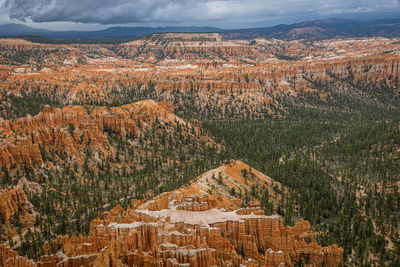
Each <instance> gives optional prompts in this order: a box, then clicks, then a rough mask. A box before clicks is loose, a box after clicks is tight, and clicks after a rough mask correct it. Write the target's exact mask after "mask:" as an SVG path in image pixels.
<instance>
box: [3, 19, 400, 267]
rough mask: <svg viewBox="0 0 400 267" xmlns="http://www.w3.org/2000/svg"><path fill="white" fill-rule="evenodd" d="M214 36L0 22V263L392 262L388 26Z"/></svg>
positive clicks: (393, 165) (398, 205) (393, 152)
mask: <svg viewBox="0 0 400 267" xmlns="http://www.w3.org/2000/svg"><path fill="white" fill-rule="evenodd" d="M304 26H307V25H304ZM318 27H320V26H318V25H317V26H316V25H308V26H307V27H306V29H305V28H304V27H301V28H302V29H293V30H291V32H290V34H291V36H303V35H307V34H313V33H314V32H316V31H317V32H321V33H324V32H325V31H321V29H322V28H321V27H320V28H321V29H319V28H318ZM227 34H228V33H227ZM223 36H225V37H226V35H220V34H216V33H201V34H193V33H190V34H189V33H174V34H171V33H165V34H152V35H149V36H146V37H144V38H142V39H138V40H135V41H131V42H127V43H121V44H46V43H40V44H39V43H34V42H30V41H26V40H22V39H0V188H1V189H0V190H1V195H2V198H1V200H2V201H1V202H0V216H1V221H0V222H1V225H0V227H1V230H2V231H1V234H0V240H1V241H0V242H1V243H5V244H6V245H4V246H2V247H1V251H2V252H0V255H2V256H1V257H2V258H0V262H2V264H3V265H6V263H5V262H6V261H8V263H7V264H8V265H9V266H12V265H16V264H17V262H19V261H20V262H24V263H23V264H22V263H21V266H25V265H27V266H29V264H31V265H32V266H35V265H36V266H53V265H54V264H56V263H58V264H59V266H76V265H80V264H83V265H90V264H91V265H93V266H98V265H101V264H102V263H105V262H112V263H113V264H114V263H115V264H117V265H118V264H127V265H128V266H133V264H135V265H139V266H140V265H143V264H144V263H145V262H146V264H150V265H153V264H159V265H160V266H186V265H187V264H189V265H193V266H197V265H199V266H208V265H223V266H230V265H231V264H233V265H239V264H243V265H246V266H256V265H258V264H261V265H263V264H265V265H266V266H279V264H280V263H282V262H283V263H284V264H286V265H287V266H294V265H296V264H297V265H300V266H303V265H304V264H305V263H310V264H314V265H315V266H322V265H323V264H325V266H326V265H329V266H337V265H338V264H339V263H340V264H342V266H343V265H345V264H346V265H349V266H363V265H365V266H369V265H372V264H375V265H377V266H387V265H388V264H389V265H390V264H394V265H395V266H396V264H398V263H400V262H399V261H398V260H397V259H399V257H398V255H399V254H400V239H399V236H400V231H399V229H400V228H399V225H400V221H399V220H398V216H397V215H398V212H400V195H399V193H400V191H399V186H398V185H399V184H398V183H399V181H398V177H400V176H399V168H398V159H399V153H400V149H399V148H400V145H399V142H398V140H400V139H399V134H398V133H399V129H400V128H399V125H400V124H399V119H398V118H399V115H398V114H399V103H400V89H399V72H400V70H399V59H400V56H399V49H400V46H399V41H400V40H399V38H382V37H370V38H342V39H327V40H310V39H300V40H292V41H283V40H278V39H274V38H269V37H260V36H259V35H255V37H254V38H253V39H243V40H239V39H234V40H227V39H224V38H223ZM231 37H232V38H234V36H231ZM289 39H290V38H289ZM231 159H239V160H241V161H243V162H246V163H248V164H249V165H252V166H254V167H255V168H257V169H259V170H260V171H262V172H264V173H267V174H269V175H271V177H273V178H274V179H275V180H272V179H270V178H268V177H266V176H265V175H263V174H261V173H259V172H258V171H256V170H254V169H252V168H250V167H249V166H247V165H245V164H244V163H242V162H241V161H231ZM229 162H230V163H229ZM227 163H229V164H227ZM224 164H225V165H224ZM221 165H222V167H218V166H221ZM209 170H211V171H209ZM202 173H204V174H203V175H201V174H202ZM199 175H200V176H199ZM194 177H197V179H195V180H192V179H193V178H194ZM278 181H279V182H278ZM178 188H179V189H178ZM164 192H169V193H164ZM155 196H156V197H155ZM112 207H117V208H115V209H112V210H110V209H111V208H112ZM182 214H183V215H182ZM264 214H266V215H268V216H265V215H264ZM274 214H278V215H279V216H278V215H276V216H275V215H274ZM200 215H201V217H202V218H206V219H207V220H205V219H202V218H199V217H200ZM182 216H184V217H185V218H190V220H192V223H187V222H186V221H185V222H183V221H182ZM271 216H272V217H271ZM179 218H180V219H179ZM212 218H215V220H214V219H212ZM302 219H305V220H307V221H309V223H307V222H306V221H305V220H302ZM202 220H203V221H202ZM204 220H205V221H204ZM296 222H297V224H295V223H296ZM101 225H103V226H101ZM284 225H286V226H284ZM217 228H218V229H219V230H216V229H217ZM254 229H256V230H254ZM271 229H274V230H271ZM311 230H312V231H314V232H316V234H315V235H314V234H312V233H311ZM68 236H69V237H68ZM70 236H75V237H70ZM121 240H122V241H121ZM268 240H269V241H268ZM271 240H273V241H271ZM317 243H318V244H320V245H318V244H317ZM334 244H336V245H334ZM7 246H9V248H7ZM338 247H342V248H343V250H342V249H340V248H338ZM12 250H14V251H16V252H17V254H19V255H21V256H24V258H20V257H19V256H17V254H15V253H14V252H12ZM46 254H48V255H50V254H52V256H44V257H42V256H43V255H46ZM35 262H37V263H35ZM46 264H48V265H46ZM179 264H180V265H179ZM185 264H186V265H185ZM6 266H7V265H6Z"/></svg>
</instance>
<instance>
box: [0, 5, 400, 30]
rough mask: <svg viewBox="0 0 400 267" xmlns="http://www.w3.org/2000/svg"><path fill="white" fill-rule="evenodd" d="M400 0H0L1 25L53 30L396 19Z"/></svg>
mask: <svg viewBox="0 0 400 267" xmlns="http://www.w3.org/2000/svg"><path fill="white" fill-rule="evenodd" d="M399 14H400V0H301V1H300V0H0V24H7V23H21V24H25V25H27V26H31V27H35V28H44V29H50V30H95V29H103V28H107V27H110V26H121V25H122V26H167V25H168V26H214V27H220V28H225V29H229V28H247V27H262V26H272V25H275V24H279V23H286V24H290V23H294V22H300V21H304V20H315V19H323V18H330V17H342V18H354V19H381V18H394V17H398V18H400V16H399Z"/></svg>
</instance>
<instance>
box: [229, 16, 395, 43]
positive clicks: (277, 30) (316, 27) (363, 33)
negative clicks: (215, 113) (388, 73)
mask: <svg viewBox="0 0 400 267" xmlns="http://www.w3.org/2000/svg"><path fill="white" fill-rule="evenodd" d="M260 35H264V36H270V37H274V38H278V39H284V40H294V39H304V38H335V37H371V36H383V37H394V36H400V19H386V20H374V21H358V20H349V19H336V18H332V19H326V20H315V21H304V22H301V23H295V24H291V25H286V24H280V25H276V26H273V27H265V28H251V29H239V30H227V31H225V32H224V33H223V36H224V37H225V38H237V39H243V38H253V37H257V36H260Z"/></svg>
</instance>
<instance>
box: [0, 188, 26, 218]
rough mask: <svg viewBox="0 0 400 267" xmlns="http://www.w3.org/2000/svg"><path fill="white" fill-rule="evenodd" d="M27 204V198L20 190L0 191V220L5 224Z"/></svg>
mask: <svg viewBox="0 0 400 267" xmlns="http://www.w3.org/2000/svg"><path fill="white" fill-rule="evenodd" d="M27 203H28V198H27V197H26V195H25V193H24V191H23V190H22V189H20V188H14V189H0V219H1V220H2V221H3V222H7V221H8V220H10V219H11V218H12V217H13V216H14V214H15V213H16V212H18V210H19V209H21V210H22V209H24V207H25V205H26V204H27Z"/></svg>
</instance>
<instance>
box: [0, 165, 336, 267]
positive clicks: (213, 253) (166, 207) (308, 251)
mask: <svg viewBox="0 0 400 267" xmlns="http://www.w3.org/2000/svg"><path fill="white" fill-rule="evenodd" d="M243 168H248V166H247V165H245V164H243V163H241V162H240V161H232V162H231V163H230V164H228V165H224V166H222V167H220V168H218V169H215V170H212V171H210V172H207V173H205V174H204V175H201V176H200V177H198V178H196V179H194V180H193V181H192V182H191V183H190V184H188V185H187V186H185V187H183V188H181V189H179V190H176V191H173V192H169V193H164V194H162V195H160V196H158V197H156V198H155V199H153V200H149V201H147V202H145V201H132V205H131V207H128V209H127V210H124V209H123V208H121V207H120V206H117V207H115V208H114V209H112V210H110V211H108V212H104V213H102V214H99V217H98V218H97V219H95V220H93V221H92V222H91V225H90V233H89V235H88V236H72V237H68V236H60V237H59V238H58V241H59V242H60V243H61V244H62V252H61V251H60V252H58V253H57V254H56V255H54V256H43V257H42V259H41V260H40V262H38V263H33V262H29V261H28V260H27V259H26V258H21V257H19V256H18V255H17V254H16V253H14V252H12V251H11V250H10V249H9V248H7V247H6V246H1V247H0V262H2V264H3V265H4V266H12V264H16V263H18V264H19V265H18V266H49V267H50V266H231V265H240V264H242V265H243V266H271V267H272V266H293V264H295V263H296V262H298V261H299V260H300V258H301V259H302V262H305V263H309V264H312V265H313V266H323V265H324V266H338V265H339V264H343V262H342V259H343V249H341V248H339V247H337V246H336V245H333V246H329V247H322V246H320V245H318V244H317V243H316V242H315V241H314V234H313V233H312V232H311V230H310V224H309V223H308V222H307V221H304V220H299V221H298V222H297V224H296V225H295V226H294V227H289V226H284V225H283V223H282V219H281V218H280V217H279V216H277V215H272V216H266V215H264V212H263V211H262V210H261V209H260V208H259V207H258V206H257V203H252V204H250V205H248V206H247V207H246V208H240V206H241V201H237V199H235V197H234V196H231V195H228V193H227V190H226V188H225V187H227V186H228V185H232V186H236V187H237V188H247V187H248V186H249V184H256V185H261V184H264V185H266V189H267V190H268V189H269V186H270V185H271V184H276V185H278V186H279V183H277V182H274V181H273V180H272V179H271V178H269V177H267V176H265V175H264V174H262V173H259V172H258V171H256V170H252V174H253V176H252V177H251V178H250V177H249V178H248V179H246V181H245V180H243V175H242V174H241V172H240V170H242V169H243ZM217 173H221V175H222V176H220V177H221V179H222V182H221V179H220V180H219V182H218V181H215V182H214V178H213V174H217ZM217 183H218V184H217ZM211 188H212V189H213V192H210V189H211ZM205 190H206V191H208V192H209V193H210V194H207V193H205Z"/></svg>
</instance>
